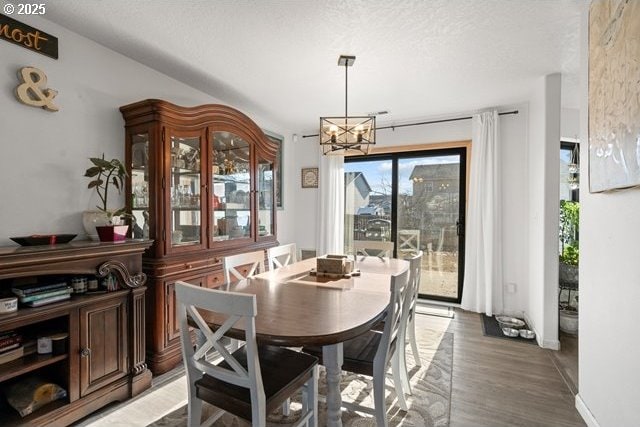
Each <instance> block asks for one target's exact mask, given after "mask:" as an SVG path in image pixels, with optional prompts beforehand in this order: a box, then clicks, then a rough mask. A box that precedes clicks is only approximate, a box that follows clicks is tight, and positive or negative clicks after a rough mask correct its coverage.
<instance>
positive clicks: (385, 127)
mask: <svg viewBox="0 0 640 427" xmlns="http://www.w3.org/2000/svg"><path fill="white" fill-rule="evenodd" d="M509 114H518V110H513V111H505V112H504V113H498V115H499V116H506V115H509ZM472 118H473V117H472V116H469V117H456V118H453V119H441V120H430V121H427V122H417V123H405V124H402V125H390V126H382V127H376V130H382V129H392V130H396V128H404V127H409V126H420V125H431V124H434V123H446V122H457V121H460V120H471V119H472ZM314 136H318V134H317V133H316V134H313V135H302V137H303V138H311V137H314Z"/></svg>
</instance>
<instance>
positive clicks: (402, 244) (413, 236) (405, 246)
mask: <svg viewBox="0 0 640 427" xmlns="http://www.w3.org/2000/svg"><path fill="white" fill-rule="evenodd" d="M419 250H420V230H398V252H412V253H415V252H418V251H419Z"/></svg>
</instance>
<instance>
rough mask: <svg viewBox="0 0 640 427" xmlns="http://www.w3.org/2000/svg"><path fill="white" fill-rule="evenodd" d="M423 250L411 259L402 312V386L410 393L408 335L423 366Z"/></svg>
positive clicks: (414, 357) (409, 259) (417, 362)
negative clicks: (419, 332) (419, 315)
mask: <svg viewBox="0 0 640 427" xmlns="http://www.w3.org/2000/svg"><path fill="white" fill-rule="evenodd" d="M422 255H423V253H422V251H419V252H418V253H416V254H414V255H413V256H412V257H410V258H405V259H406V260H407V261H409V283H408V285H407V293H406V301H405V304H404V309H403V313H402V326H401V331H402V339H401V340H400V342H401V343H402V344H401V352H400V366H401V368H400V373H401V375H402V388H403V389H404V390H405V391H406V392H407V393H409V394H411V393H412V391H411V384H410V383H409V372H408V370H407V357H406V354H407V351H406V349H407V338H406V337H407V335H408V337H409V343H410V345H411V353H412V354H413V360H414V361H415V364H416V366H422V361H421V360H420V353H418V342H417V341H416V304H417V302H418V294H419V293H420V278H421V276H422Z"/></svg>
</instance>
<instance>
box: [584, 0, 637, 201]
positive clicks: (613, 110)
mask: <svg viewBox="0 0 640 427" xmlns="http://www.w3.org/2000/svg"><path fill="white" fill-rule="evenodd" d="M638 22H640V2H638V1H619V0H603V1H597V2H592V3H591V8H590V14H589V191H590V192H592V193H597V192H601V191H609V190H615V189H620V188H627V187H637V186H640V156H638V141H639V140H640V102H638V99H640V85H638V75H640V61H638V57H639V55H640V25H638Z"/></svg>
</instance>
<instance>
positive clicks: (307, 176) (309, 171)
mask: <svg viewBox="0 0 640 427" xmlns="http://www.w3.org/2000/svg"><path fill="white" fill-rule="evenodd" d="M300 178H301V183H302V188H318V168H302V171H301V173H300Z"/></svg>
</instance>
